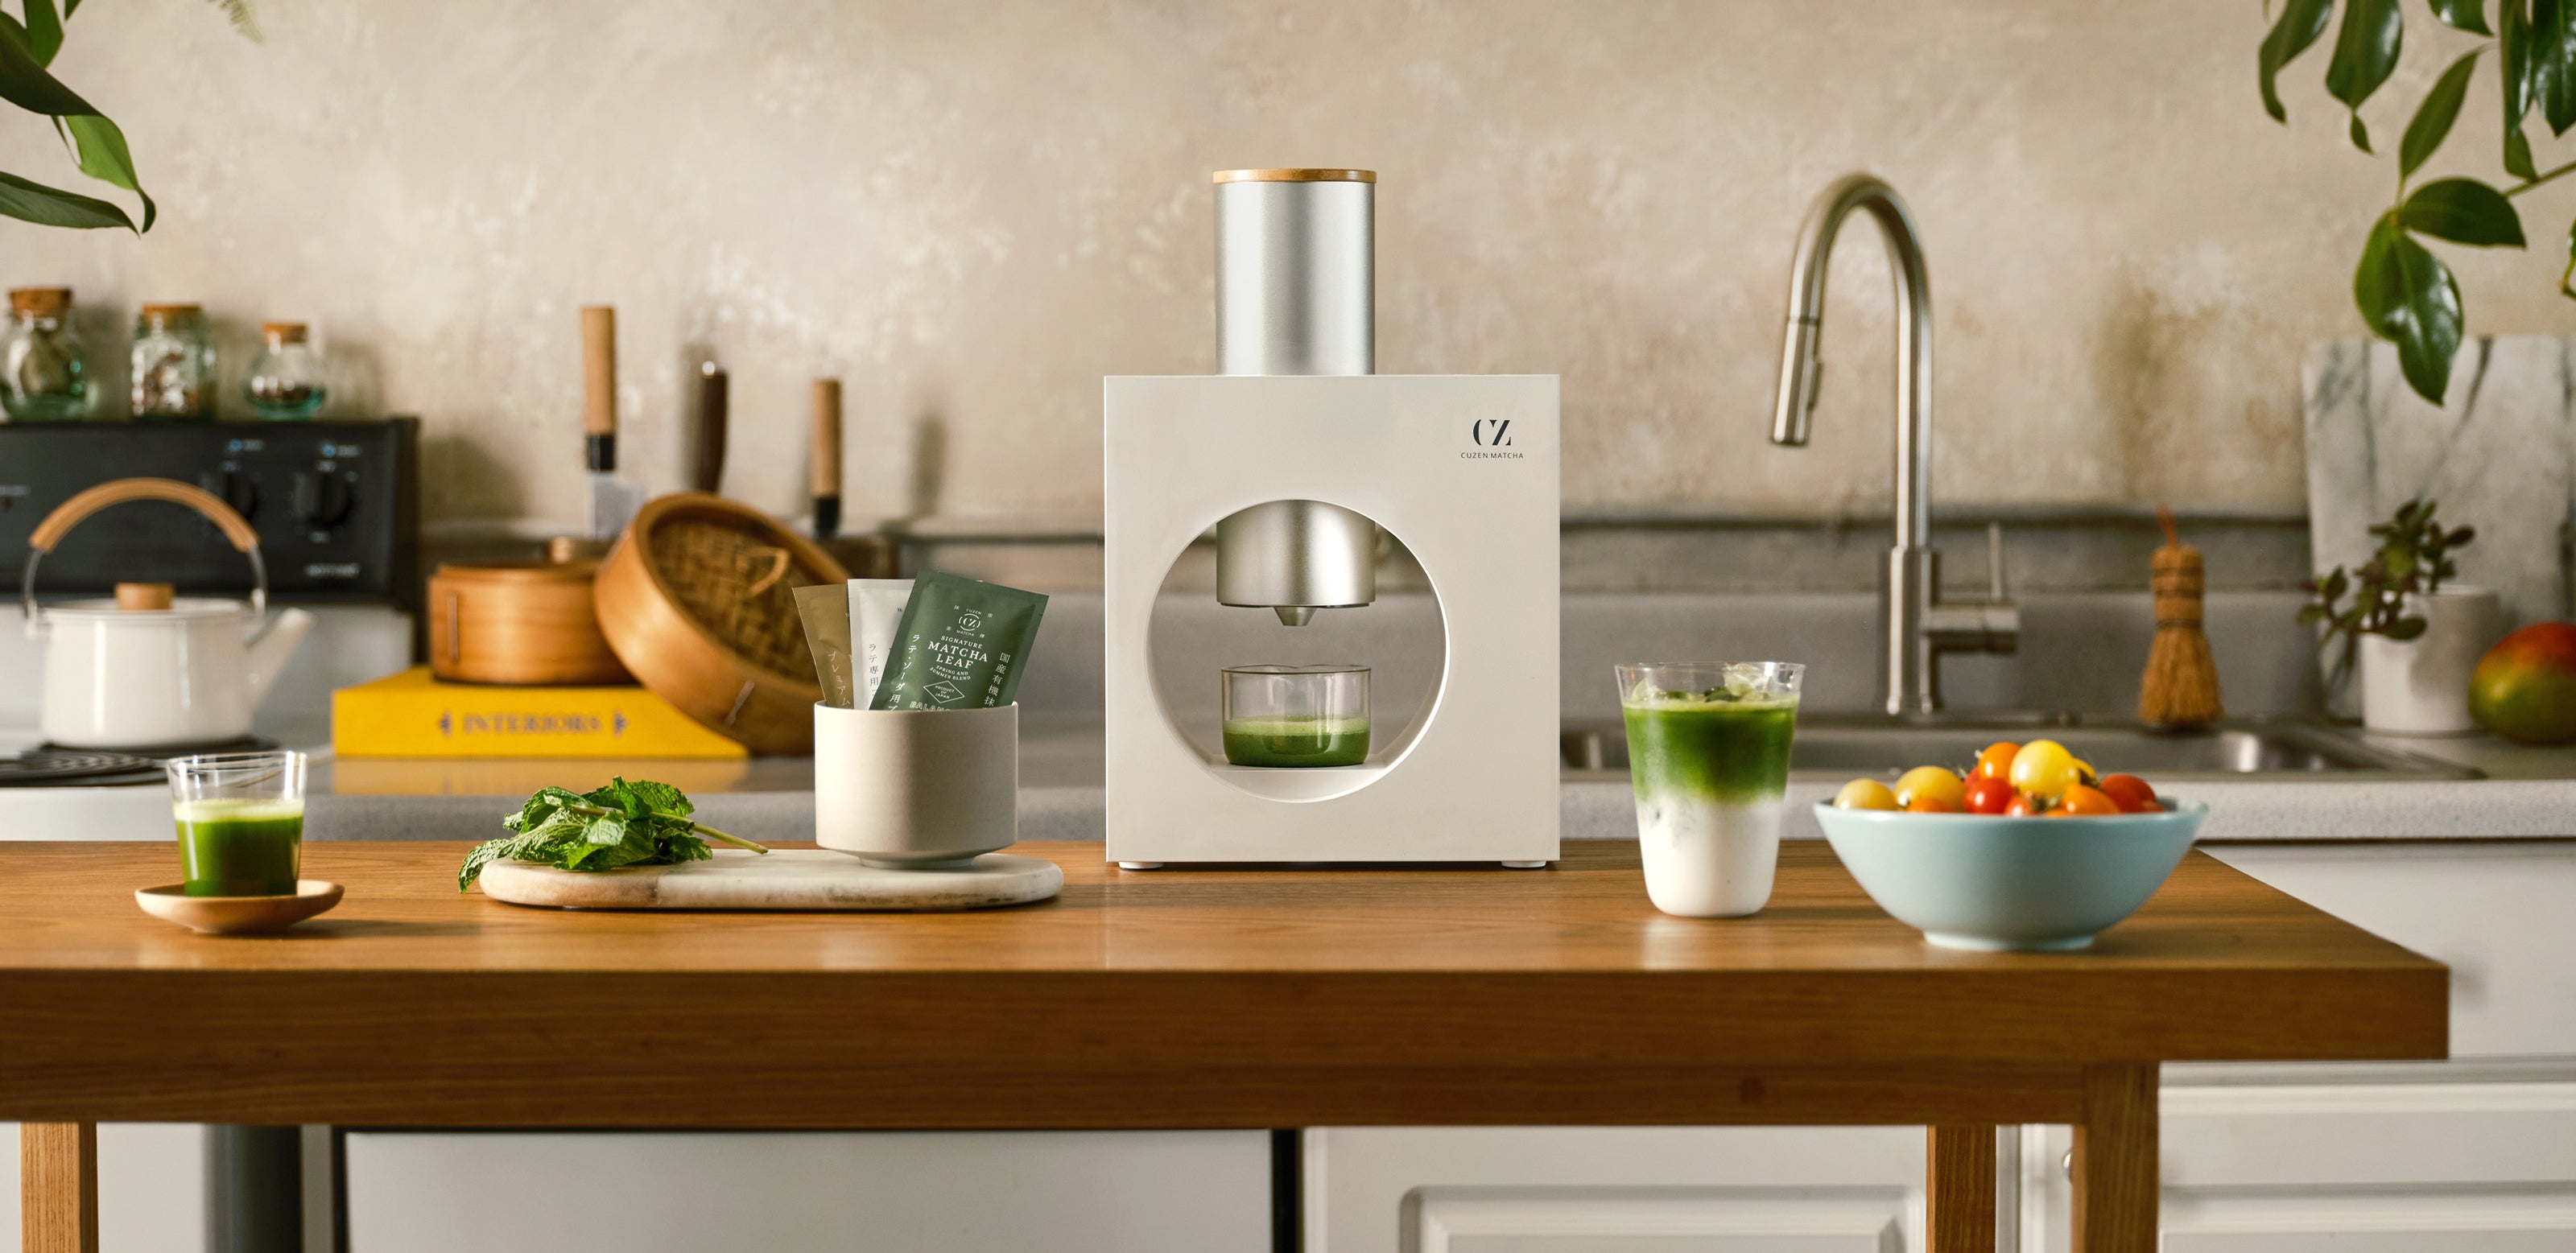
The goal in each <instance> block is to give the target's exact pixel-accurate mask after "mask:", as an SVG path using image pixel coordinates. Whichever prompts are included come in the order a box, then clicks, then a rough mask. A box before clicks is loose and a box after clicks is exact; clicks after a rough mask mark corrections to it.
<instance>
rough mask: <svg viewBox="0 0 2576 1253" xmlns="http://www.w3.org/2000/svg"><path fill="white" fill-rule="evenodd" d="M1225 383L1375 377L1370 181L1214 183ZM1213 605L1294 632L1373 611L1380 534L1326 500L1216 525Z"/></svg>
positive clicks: (1359, 174) (1359, 177) (1258, 511)
mask: <svg viewBox="0 0 2576 1253" xmlns="http://www.w3.org/2000/svg"><path fill="white" fill-rule="evenodd" d="M1215 181H1216V222H1217V227H1216V235H1217V244H1216V346H1217V372H1218V373H1220V374H1255V375H1276V374H1372V373H1375V372H1376V370H1377V298H1376V282H1377V271H1376V248H1377V245H1376V184H1377V175H1376V174H1375V173H1374V172H1372V171H1369V170H1306V169H1298V170H1220V171H1218V172H1217V173H1216V176H1215ZM1216 540H1217V558H1216V584H1217V597H1216V598H1217V600H1218V602H1219V603H1222V604H1227V605H1241V606H1251V607H1258V608H1267V609H1271V610H1273V611H1275V612H1276V613H1277V614H1278V615H1279V620H1280V621H1281V622H1283V623H1286V624H1288V625H1290V626H1302V625H1304V624H1305V623H1306V622H1308V621H1310V620H1312V619H1313V617H1314V614H1315V611H1316V610H1317V609H1325V608H1348V607H1356V606H1360V605H1366V604H1369V603H1370V602H1372V601H1374V600H1376V599H1377V576H1376V561H1377V526H1376V524H1375V523H1373V522H1371V521H1369V519H1368V517H1367V516H1366V515H1364V514H1360V513H1357V512H1354V511H1352V510H1349V509H1345V508H1342V507H1341V506H1339V505H1333V504H1328V503H1325V502H1323V501H1318V500H1273V501H1266V502H1264V503H1262V504H1258V505H1254V506H1252V507H1251V508H1248V509H1244V510H1240V511H1238V512H1236V513H1235V514H1233V515H1232V516H1229V517H1227V518H1226V519H1224V520H1223V521H1221V522H1219V523H1217V529H1216Z"/></svg>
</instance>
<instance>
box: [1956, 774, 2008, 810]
mask: <svg viewBox="0 0 2576 1253" xmlns="http://www.w3.org/2000/svg"><path fill="white" fill-rule="evenodd" d="M2018 795H2020V794H2019V793H2017V792H2015V791H2013V785H2012V782H2011V781H2010V780H2008V779H2005V778H2003V777H2001V776H1999V775H1991V774H1981V775H1976V776H1974V777H1972V778H1970V779H1969V780H1968V812H1969V813H1972V814H1999V813H2002V812H2004V811H2005V810H2006V809H2009V808H2011V806H2012V803H2013V798H2014V797H2016V796H2018Z"/></svg>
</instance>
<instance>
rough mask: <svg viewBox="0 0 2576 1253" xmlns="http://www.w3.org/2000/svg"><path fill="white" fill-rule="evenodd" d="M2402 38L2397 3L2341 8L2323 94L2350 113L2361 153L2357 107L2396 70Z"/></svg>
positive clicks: (2365, 0)
mask: <svg viewBox="0 0 2576 1253" xmlns="http://www.w3.org/2000/svg"><path fill="white" fill-rule="evenodd" d="M2543 2H2544V3H2555V2H2556V0H2543ZM2405 36H2406V19H2405V17H2404V16H2403V15H2402V14H2400V13H2399V12H2398V9H2397V0H2348V2H2347V3H2346V4H2345V5H2344V10H2343V27H2342V29H2340V30H2338V31H2337V32H2335V46H2334V58H2333V59H2332V60H2330V61H2328V62H2326V91H2327V93H2328V94H2330V95H2332V96H2333V97H2334V98H2335V99H2337V100H2340V101H2343V102H2344V106H2345V107H2346V108H2348V109H2350V110H2352V142H2353V143H2354V145H2355V146H2357V147H2359V148H2360V149H2361V150H2362V151H2364V152H2368V151H2370V132H2369V131H2368V130H2366V129H2364V128H2363V126H2362V124H2361V104H2362V102H2363V101H2365V100H2368V99H2370V94H2371V93H2372V92H2375V91H2377V90H2379V85H2380V84H2382V83H2385V82H2387V81H2388V76H2389V74H2390V73H2392V72H2394V71H2395V70H2396V69H2397V51H2398V47H2399V45H2400V44H2402V43H2403V42H2404V41H2405Z"/></svg>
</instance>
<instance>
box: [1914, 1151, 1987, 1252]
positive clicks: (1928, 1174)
mask: <svg viewBox="0 0 2576 1253" xmlns="http://www.w3.org/2000/svg"><path fill="white" fill-rule="evenodd" d="M1925 1130H1926V1133H1927V1134H1926V1137H1925V1139H1926V1143H1925V1145H1924V1147H1925V1150H1926V1152H1925V1153H1924V1163H1925V1175H1924V1189H1923V1195H1924V1218H1925V1222H1924V1226H1925V1227H1926V1228H1927V1229H1928V1232H1927V1234H1928V1236H1929V1239H1928V1240H1927V1241H1926V1243H1925V1249H1926V1250H1927V1253H1994V1249H1995V1129H1994V1128H1993V1127H1991V1126H1952V1127H1930V1128H1926V1129H1925Z"/></svg>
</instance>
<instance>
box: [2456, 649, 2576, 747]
mask: <svg viewBox="0 0 2576 1253" xmlns="http://www.w3.org/2000/svg"><path fill="white" fill-rule="evenodd" d="M2469 716H2470V717H2471V718H2474V719H2476V720H2477V724H2478V725H2479V726H2482V727H2485V728H2486V729H2487V730H2490V731H2493V732H2495V733H2496V734H2498V735H2501V736H2503V737H2504V738H2506V739H2508V740H2512V741H2514V742H2515V743H2517V744H2556V743H2560V742H2562V741H2566V740H2576V622H2536V623H2533V624H2532V625H2530V626H2527V627H2524V628H2522V629H2521V630H2519V631H2516V632H2514V633H2513V634H2511V635H2508V636H2506V637H2504V639H2503V640H2502V641H2501V642H2499V643H2498V644H2497V645H2496V646H2495V647H2494V648H2491V649H2489V650H2487V655H2486V656H2485V657H2484V658H2482V659H2480V660H2479V662H2478V668H2477V669H2476V670H2475V671H2473V672H2471V673H2470V675H2469Z"/></svg>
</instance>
